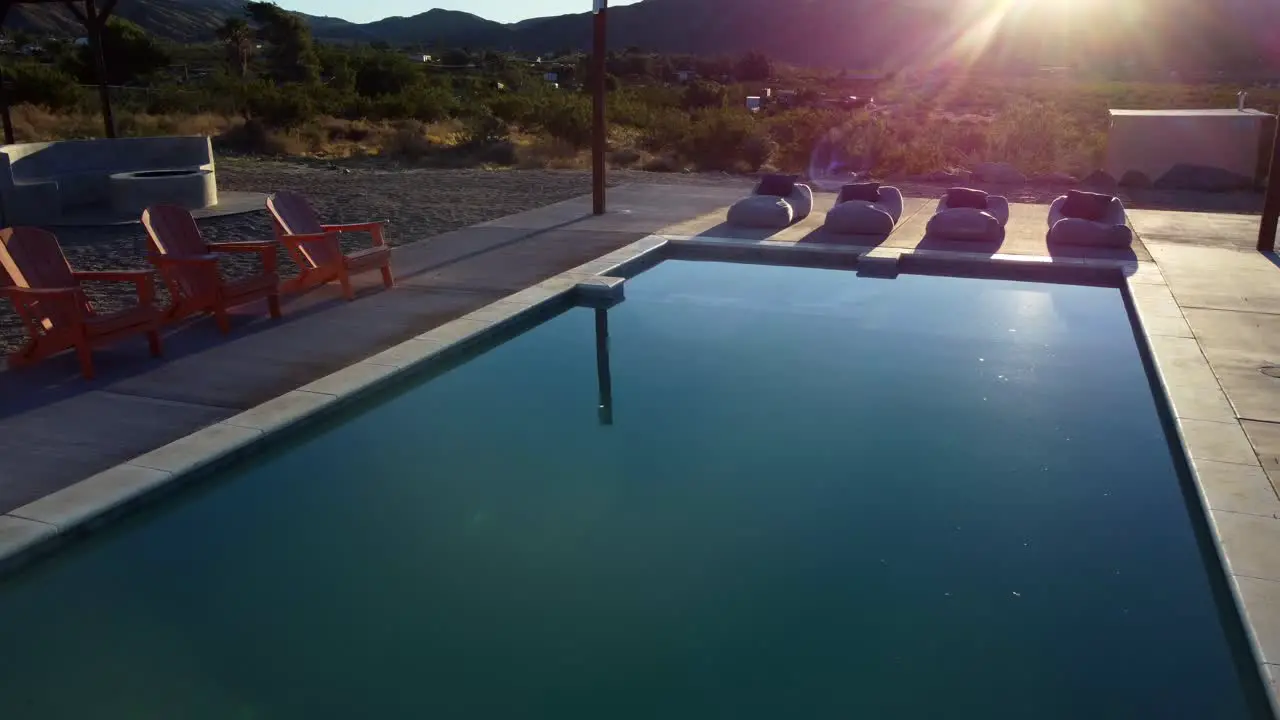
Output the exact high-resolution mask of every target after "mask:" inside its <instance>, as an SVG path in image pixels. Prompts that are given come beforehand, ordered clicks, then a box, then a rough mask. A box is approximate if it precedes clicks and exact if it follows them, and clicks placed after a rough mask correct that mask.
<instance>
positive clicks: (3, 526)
mask: <svg viewBox="0 0 1280 720" xmlns="http://www.w3.org/2000/svg"><path fill="white" fill-rule="evenodd" d="M57 532H58V530H57V528H55V527H54V526H52V525H48V524H46V523H42V522H36V521H34V520H27V519H26V518H16V517H11V516H9V515H0V560H2V559H4V558H8V557H12V556H13V555H16V554H18V553H20V552H23V551H24V550H26V549H27V548H30V547H32V546H33V545H35V544H37V543H40V542H43V541H44V540H47V539H49V538H51V537H53V536H54V535H56V534H57Z"/></svg>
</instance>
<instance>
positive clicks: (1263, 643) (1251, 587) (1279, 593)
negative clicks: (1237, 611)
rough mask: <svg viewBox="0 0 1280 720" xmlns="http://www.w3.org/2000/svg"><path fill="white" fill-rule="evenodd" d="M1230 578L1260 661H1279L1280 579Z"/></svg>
mask: <svg viewBox="0 0 1280 720" xmlns="http://www.w3.org/2000/svg"><path fill="white" fill-rule="evenodd" d="M1233 580H1234V582H1235V584H1236V590H1237V593H1238V594H1239V596H1240V602H1241V604H1242V605H1244V614H1245V618H1246V619H1247V621H1248V623H1249V625H1250V626H1251V627H1252V628H1253V635H1254V637H1255V638H1256V639H1257V642H1258V649H1259V650H1261V651H1262V658H1261V659H1262V661H1263V662H1266V663H1276V662H1280V582H1274V581H1271V580H1260V579H1258V578H1252V577H1241V576H1238V575H1237V576H1236V577H1234V578H1233Z"/></svg>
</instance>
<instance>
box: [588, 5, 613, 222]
mask: <svg viewBox="0 0 1280 720" xmlns="http://www.w3.org/2000/svg"><path fill="white" fill-rule="evenodd" d="M593 2H594V3H595V15H594V17H593V18H592V20H593V21H594V23H595V33H594V35H595V41H594V50H593V53H594V54H593V55H592V58H591V68H592V70H591V85H592V94H593V95H594V103H593V105H594V107H593V108H592V112H593V117H592V128H591V207H592V212H594V213H595V214H596V215H603V214H604V211H605V201H604V152H605V141H606V134H607V131H608V128H606V127H605V117H604V99H605V98H604V96H605V84H604V76H605V62H604V61H605V45H606V42H607V37H608V34H607V28H608V25H607V22H608V15H609V0H593Z"/></svg>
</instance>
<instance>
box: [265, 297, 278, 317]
mask: <svg viewBox="0 0 1280 720" xmlns="http://www.w3.org/2000/svg"><path fill="white" fill-rule="evenodd" d="M267 310H268V311H269V312H270V313H271V318H272V319H273V320H279V319H280V296H279V295H277V294H275V293H272V294H271V295H268V296H267Z"/></svg>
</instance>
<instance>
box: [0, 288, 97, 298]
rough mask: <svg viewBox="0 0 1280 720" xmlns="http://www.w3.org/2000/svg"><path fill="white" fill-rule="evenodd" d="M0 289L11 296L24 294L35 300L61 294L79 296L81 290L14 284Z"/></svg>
mask: <svg viewBox="0 0 1280 720" xmlns="http://www.w3.org/2000/svg"><path fill="white" fill-rule="evenodd" d="M0 289H3V290H4V292H5V293H6V294H8V295H9V296H11V297H15V296H16V297H21V296H24V295H25V296H30V297H32V298H33V299H36V300H39V299H40V298H56V297H59V296H62V295H65V296H67V297H79V296H80V292H81V290H80V288H24V287H17V286H14V285H10V286H8V287H5V288H0Z"/></svg>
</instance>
